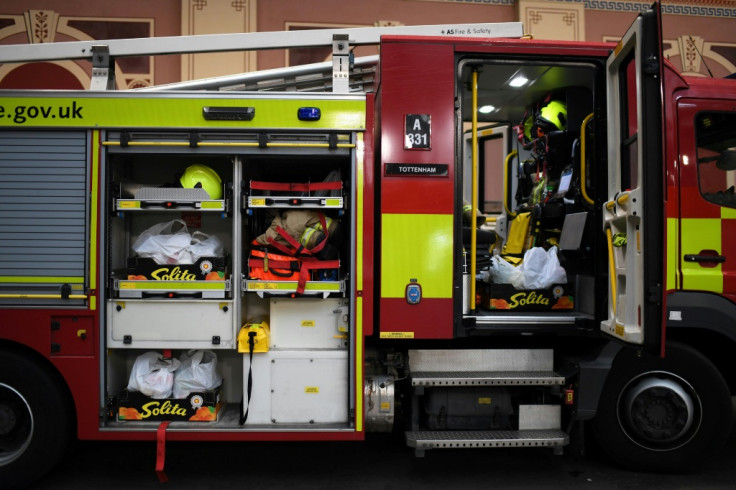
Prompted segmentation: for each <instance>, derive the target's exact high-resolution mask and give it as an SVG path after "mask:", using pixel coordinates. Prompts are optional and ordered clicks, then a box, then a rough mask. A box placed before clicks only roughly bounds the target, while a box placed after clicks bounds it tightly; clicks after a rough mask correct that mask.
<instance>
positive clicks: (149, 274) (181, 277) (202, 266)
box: [127, 257, 227, 281]
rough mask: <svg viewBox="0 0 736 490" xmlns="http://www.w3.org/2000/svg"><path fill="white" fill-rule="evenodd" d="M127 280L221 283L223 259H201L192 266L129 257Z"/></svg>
mask: <svg viewBox="0 0 736 490" xmlns="http://www.w3.org/2000/svg"><path fill="white" fill-rule="evenodd" d="M127 273H128V279H129V280H140V281H222V280H224V279H225V276H226V273H227V268H226V260H225V257H202V258H200V259H199V260H198V261H197V262H195V263H194V264H165V265H162V264H157V263H156V262H155V261H154V260H153V259H150V258H143V257H130V258H129V259H128V270H127Z"/></svg>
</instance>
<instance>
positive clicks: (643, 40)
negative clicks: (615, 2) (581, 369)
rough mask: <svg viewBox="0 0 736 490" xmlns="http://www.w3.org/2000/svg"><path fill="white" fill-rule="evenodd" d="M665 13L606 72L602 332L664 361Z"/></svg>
mask: <svg viewBox="0 0 736 490" xmlns="http://www.w3.org/2000/svg"><path fill="white" fill-rule="evenodd" d="M660 25H661V23H660V12H659V5H658V4H654V5H652V7H650V8H649V9H648V10H647V11H645V12H643V13H642V14H641V15H639V17H638V18H637V19H636V21H635V22H634V24H633V25H632V26H631V27H630V28H629V30H628V31H627V32H626V35H625V36H624V37H623V39H621V41H620V42H619V43H618V45H617V46H616V49H615V50H614V52H613V54H612V55H611V56H610V57H609V59H608V62H607V64H606V68H607V84H608V85H607V91H608V194H607V201H606V203H605V204H604V205H603V228H604V232H605V233H606V236H607V241H608V260H609V274H610V283H609V308H608V315H607V318H606V319H605V320H603V321H602V322H601V330H603V331H604V332H605V333H607V334H610V335H612V336H613V337H615V338H617V339H620V340H622V341H624V342H627V343H630V344H637V345H643V346H644V347H645V349H646V350H648V351H650V352H653V353H659V352H660V348H661V341H662V328H663V324H662V308H663V301H664V297H663V294H664V293H663V289H662V284H663V264H664V247H663V241H664V238H663V237H664V218H663V216H664V196H663V186H664V184H663V182H664V167H663V165H664V163H663V147H662V132H663V114H662V111H663V106H662V93H663V92H662V82H663V80H662V50H661V46H660V43H661V36H660V32H661V28H660Z"/></svg>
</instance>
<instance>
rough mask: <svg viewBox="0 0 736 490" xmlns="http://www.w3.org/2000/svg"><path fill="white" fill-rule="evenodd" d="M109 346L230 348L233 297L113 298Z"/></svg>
mask: <svg viewBox="0 0 736 490" xmlns="http://www.w3.org/2000/svg"><path fill="white" fill-rule="evenodd" d="M107 321H108V324H107V347H130V348H141V349H230V348H233V347H234V346H235V343H234V333H233V332H234V331H235V328H234V326H233V305H232V301H213V300H197V301H184V300H173V301H166V300H151V299H147V300H111V301H108V303H107Z"/></svg>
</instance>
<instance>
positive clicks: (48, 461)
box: [0, 351, 73, 488]
mask: <svg viewBox="0 0 736 490" xmlns="http://www.w3.org/2000/svg"><path fill="white" fill-rule="evenodd" d="M72 435H73V421H72V417H71V404H70V401H69V397H68V396H67V395H66V391H65V388H64V387H63V385H62V382H61V379H60V377H58V376H54V375H53V373H51V372H50V370H48V369H45V368H43V367H42V366H41V365H39V364H38V363H36V362H34V361H32V360H30V359H28V358H27V357H25V356H22V355H20V354H17V353H15V352H5V351H0V486H2V488H23V487H26V486H28V485H29V484H31V483H32V482H34V481H35V480H37V479H39V478H40V477H42V476H43V475H44V474H46V473H47V472H48V471H49V470H50V469H51V468H53V467H54V466H55V465H56V464H57V463H58V462H59V460H60V459H61V457H62V456H63V455H64V452H65V450H66V448H67V445H68V444H69V442H70V441H71V438H72Z"/></svg>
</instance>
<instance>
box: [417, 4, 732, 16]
mask: <svg viewBox="0 0 736 490" xmlns="http://www.w3.org/2000/svg"><path fill="white" fill-rule="evenodd" d="M420 1H425V2H447V3H472V4H484V5H509V6H511V5H515V4H516V0H420ZM547 1H549V2H568V3H582V4H584V5H585V8H586V9H587V10H606V11H613V12H641V11H643V10H646V8H647V7H649V6H650V5H651V4H652V2H651V1H643V2H641V1H635V0H547ZM662 13H664V14H670V15H688V16H694V17H729V18H736V0H677V1H672V2H663V3H662Z"/></svg>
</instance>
